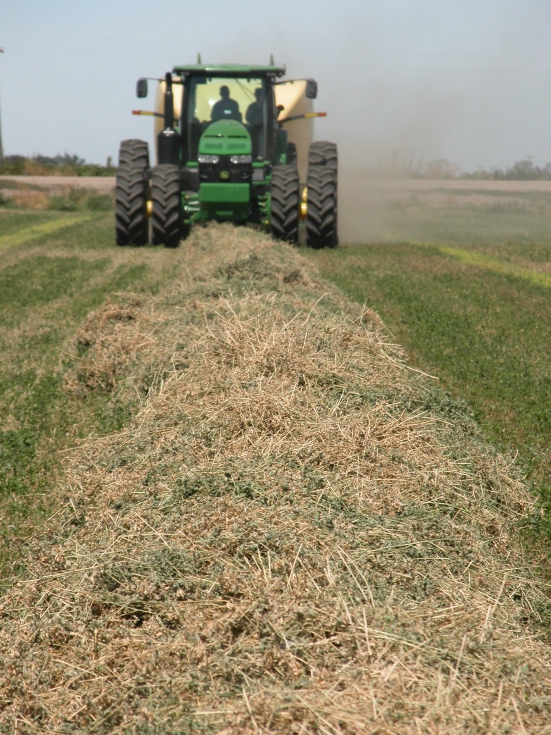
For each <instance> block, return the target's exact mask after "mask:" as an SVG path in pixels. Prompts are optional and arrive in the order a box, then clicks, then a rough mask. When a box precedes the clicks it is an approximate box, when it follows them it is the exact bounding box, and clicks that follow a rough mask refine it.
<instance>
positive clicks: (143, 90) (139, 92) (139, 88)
mask: <svg viewBox="0 0 551 735" xmlns="http://www.w3.org/2000/svg"><path fill="white" fill-rule="evenodd" d="M136 97H147V79H146V78H145V77H140V78H139V79H138V83H137V84H136Z"/></svg>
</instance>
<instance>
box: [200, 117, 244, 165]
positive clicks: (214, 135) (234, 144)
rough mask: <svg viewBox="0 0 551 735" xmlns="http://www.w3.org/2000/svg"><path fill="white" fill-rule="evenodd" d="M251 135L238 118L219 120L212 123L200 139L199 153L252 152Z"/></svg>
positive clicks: (238, 153)
mask: <svg viewBox="0 0 551 735" xmlns="http://www.w3.org/2000/svg"><path fill="white" fill-rule="evenodd" d="M251 151H252V147H251V136H250V135H249V133H248V132H247V129H246V128H245V126H244V125H242V124H241V123H240V122H237V120H218V121H217V122H214V123H211V124H210V125H209V126H208V128H207V129H206V130H205V132H204V133H203V135H202V136H201V140H200V141H199V154H203V155H218V156H231V155H241V156H242V155H247V154H249V155H250V153H251Z"/></svg>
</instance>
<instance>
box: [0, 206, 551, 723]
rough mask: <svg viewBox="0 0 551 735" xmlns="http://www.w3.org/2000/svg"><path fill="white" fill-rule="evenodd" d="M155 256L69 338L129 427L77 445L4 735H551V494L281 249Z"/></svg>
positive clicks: (70, 382)
mask: <svg viewBox="0 0 551 735" xmlns="http://www.w3.org/2000/svg"><path fill="white" fill-rule="evenodd" d="M90 216H91V215H90ZM94 216H95V217H97V218H98V219H97V221H98V222H100V221H101V222H103V223H104V225H105V224H106V219H105V216H103V219H100V216H99V215H94ZM91 221H92V220H91ZM73 226H74V227H75V228H77V229H76V230H72V233H71V237H72V240H71V242H75V243H79V245H78V247H79V248H81V250H80V253H81V257H82V259H83V260H87V261H88V262H90V263H92V262H95V261H96V260H97V259H98V255H99V254H101V258H103V259H107V261H108V262H109V263H111V262H114V260H112V258H114V256H112V255H111V254H110V251H109V247H113V248H114V246H110V245H109V246H108V245H107V241H105V242H104V241H103V240H102V241H101V242H97V241H96V242H95V244H94V243H93V241H92V239H91V238H92V237H93V235H92V232H93V230H91V229H90V227H91V225H90V222H85V223H81V224H74V225H73ZM13 228H14V230H15V229H16V225H15V224H13ZM78 228H82V229H78ZM105 232H107V230H105ZM67 236H68V235H67ZM61 237H62V236H61V235H58V238H61ZM110 237H111V238H112V234H110ZM87 242H88V243H90V244H89V245H88V246H86V243H87ZM109 242H111V241H109ZM40 245H41V243H40V242H38V243H36V241H35V246H34V247H35V251H34V252H35V256H36V254H37V253H36V249H37V248H39V247H40ZM6 247H7V246H6ZM49 247H51V246H48V244H47V242H46V245H44V244H43V243H42V250H41V252H40V256H41V257H42V258H43V259H44V263H47V262H48V259H49V258H52V257H56V258H58V259H59V258H63V257H66V256H64V255H63V252H62V246H61V243H60V241H59V240H58V241H57V246H56V247H57V251H56V250H53V251H52V252H50V251H49ZM15 248H18V250H16V249H15ZM6 252H9V254H10V257H12V258H15V257H16V256H17V257H18V258H20V259H22V260H25V249H24V248H23V246H22V245H21V244H19V245H12V246H10V248H9V250H8V251H6ZM29 252H30V251H29ZM114 252H115V250H114V249H113V253H114ZM155 257H161V258H162V261H161V263H162V264H163V265H162V267H161V272H162V274H163V277H162V279H158V280H157V286H156V288H154V289H152V288H149V289H145V288H141V289H139V290H136V289H133V288H132V285H131V283H129V282H127V283H126V285H121V287H120V288H119V290H118V292H117V291H116V290H115V289H111V290H110V291H109V295H108V296H105V297H104V298H103V300H101V301H100V300H99V299H98V294H97V293H96V294H95V296H94V299H95V301H96V303H95V304H94V305H93V307H92V308H91V309H89V310H88V312H87V313H86V314H82V315H81V317H80V318H79V319H74V318H73V320H72V321H71V323H70V324H69V325H68V327H70V328H68V329H67V330H66V331H65V334H66V338H65V339H64V340H63V341H61V342H60V343H57V347H56V350H57V351H58V354H59V355H61V354H63V355H64V356H65V358H64V359H63V361H62V362H61V363H57V370H58V373H57V374H58V375H59V376H60V383H59V385H60V388H59V390H60V394H62V395H64V396H66V400H67V401H68V402H69V403H68V405H77V404H78V403H79V402H80V403H81V404H82V405H83V406H89V405H95V404H94V401H95V400H100V399H101V404H100V405H101V411H102V412H103V413H107V414H109V410H110V407H111V408H113V407H118V408H117V412H118V415H120V416H122V419H121V420H120V422H119V423H118V424H116V425H115V426H113V427H111V428H106V429H104V430H103V431H102V432H98V430H97V429H96V430H95V432H90V434H89V435H88V436H82V435H80V436H72V437H70V438H69V439H68V440H67V442H66V446H65V450H67V449H68V448H70V447H71V445H72V448H71V449H70V451H63V449H62V448H59V449H58V454H57V457H58V461H59V463H60V472H59V473H58V475H57V477H55V478H53V479H52V482H51V485H50V493H51V495H52V504H53V507H52V514H51V518H50V519H49V520H48V521H47V522H45V523H44V525H43V527H42V528H41V530H40V532H36V533H35V534H34V535H33V537H32V538H31V539H30V540H29V546H28V550H27V552H26V555H25V557H24V560H23V564H22V566H21V568H20V569H19V570H18V573H17V575H16V574H14V575H13V577H12V579H11V580H10V588H9V589H8V590H7V591H6V592H5V594H4V596H3V597H2V598H1V599H0V732H2V733H10V734H11V733H16V732H17V733H28V734H29V735H30V734H31V733H43V732H64V733H91V732H93V733H121V734H122V733H136V735H138V733H140V734H141V733H163V735H165V734H170V733H174V734H175V733H184V732H185V733H187V732H190V733H191V732H197V733H224V735H231V734H233V733H235V735H237V733H240V734H241V733H251V734H252V733H255V734H256V733H264V732H265V733H281V734H282V735H283V734H284V733H285V735H287V734H288V733H297V735H298V734H299V733H311V734H312V735H314V734H316V735H317V734H321V733H332V734H335V735H337V734H338V735H344V734H345V733H348V734H352V733H360V732H366V733H400V734H405V735H407V734H408V733H412V734H413V733H419V732H427V733H435V734H436V733H446V734H448V733H505V732H525V733H528V732H529V733H549V732H550V726H549V722H550V719H551V650H550V647H549V638H548V636H549V625H550V621H551V601H550V596H549V587H548V585H547V584H546V583H545V581H544V580H543V578H542V577H541V576H540V575H539V573H538V571H537V567H536V564H535V560H534V558H533V557H531V556H528V554H527V552H526V550H525V549H524V546H523V543H522V529H523V527H526V525H529V524H530V523H532V521H533V517H534V498H533V496H531V495H530V493H529V492H528V491H527V489H526V487H525V486H524V485H523V483H522V481H521V479H520V478H519V476H518V474H517V472H516V470H515V468H514V466H513V464H512V462H511V460H510V459H508V458H506V457H504V456H502V455H500V454H499V453H497V452H496V451H495V450H494V449H493V448H492V447H490V446H489V445H488V444H487V443H485V441H484V439H483V437H482V435H481V434H480V432H479V430H478V427H477V425H476V423H475V422H474V420H473V418H472V416H471V414H470V412H469V410H468V408H467V406H466V405H465V404H462V403H461V402H457V401H454V400H453V399H452V398H451V397H450V396H449V395H448V394H446V393H445V392H443V391H442V390H441V389H440V388H439V387H438V385H437V382H436V381H434V380H433V379H431V378H430V377H427V376H424V375H421V374H420V373H419V372H418V371H416V370H414V369H412V368H411V367H410V366H408V364H407V363H406V362H405V360H404V356H403V353H402V350H401V349H400V348H399V347H398V346H396V345H395V344H393V342H392V341H391V340H390V338H389V337H388V333H387V332H386V330H385V329H384V326H383V324H382V322H381V320H380V318H379V316H378V315H377V314H376V313H375V312H373V311H371V310H370V309H366V308H364V307H362V306H359V305H354V303H353V302H351V301H349V300H348V299H347V298H346V297H345V296H344V295H343V293H342V291H340V290H339V289H337V288H336V287H334V286H332V285H330V284H329V283H328V282H327V281H324V280H322V279H321V278H320V276H319V273H318V272H317V270H316V269H315V267H314V266H313V265H312V264H311V263H309V262H308V261H307V260H306V259H305V258H303V257H302V256H301V254H300V253H299V252H297V251H296V250H293V249H291V248H289V247H287V246H285V245H282V244H278V243H274V242H273V241H272V240H271V239H270V238H268V237H267V236H265V235H263V234H260V233H258V232H255V231H253V230H250V229H245V228H235V227H232V226H229V225H211V226H209V227H207V228H195V229H194V230H193V232H192V235H191V237H190V238H189V239H188V240H187V241H186V243H185V244H184V245H183V246H182V247H181V248H180V249H179V250H178V251H169V252H168V253H167V252H166V251H165V252H164V253H163V252H159V251H155V250H154V249H153V248H141V249H139V250H134V249H130V248H129V249H118V250H117V251H116V261H117V264H118V265H117V267H118V268H120V267H121V266H122V264H123V263H125V264H126V266H127V267H128V266H129V265H130V264H132V263H134V262H135V259H136V258H138V259H139V260H140V262H141V263H142V264H143V267H145V266H146V264H147V262H149V261H152V260H153V258H155ZM44 263H43V265H44ZM104 267H105V266H104ZM110 267H111V266H110ZM135 279H136V282H138V279H137V278H136V276H135ZM75 290H76V292H78V291H79V289H78V288H76V289H75ZM98 301H99V303H98ZM59 308H61V304H59ZM58 313H59V312H58ZM28 316H29V319H30V317H31V314H30V312H29V314H28ZM28 324H29V329H30V324H31V322H30V321H29V323H28ZM14 329H15V327H14ZM14 334H15V332H14ZM72 401H75V402H76V403H75V404H73V403H71V402H72ZM75 445H76V446H75Z"/></svg>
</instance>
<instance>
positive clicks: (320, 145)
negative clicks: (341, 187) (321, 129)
mask: <svg viewBox="0 0 551 735" xmlns="http://www.w3.org/2000/svg"><path fill="white" fill-rule="evenodd" d="M310 166H327V168H330V169H331V170H332V171H333V172H334V174H335V183H337V182H338V178H339V171H338V169H339V155H338V152H337V146H336V145H335V143H330V142H329V141H328V140H316V141H315V142H314V143H311V144H310V148H309V149H308V167H310Z"/></svg>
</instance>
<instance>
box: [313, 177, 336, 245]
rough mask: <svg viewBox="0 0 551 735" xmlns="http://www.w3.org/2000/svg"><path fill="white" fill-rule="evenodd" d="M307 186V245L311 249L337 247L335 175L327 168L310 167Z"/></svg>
mask: <svg viewBox="0 0 551 735" xmlns="http://www.w3.org/2000/svg"><path fill="white" fill-rule="evenodd" d="M306 186H307V189H308V209H307V214H306V244H307V245H309V246H310V247H311V248H325V247H335V245H336V244H337V196H336V194H337V186H336V182H335V175H334V173H333V171H332V170H331V169H330V168H328V167H327V166H310V167H309V168H308V181H307V184H306Z"/></svg>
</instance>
